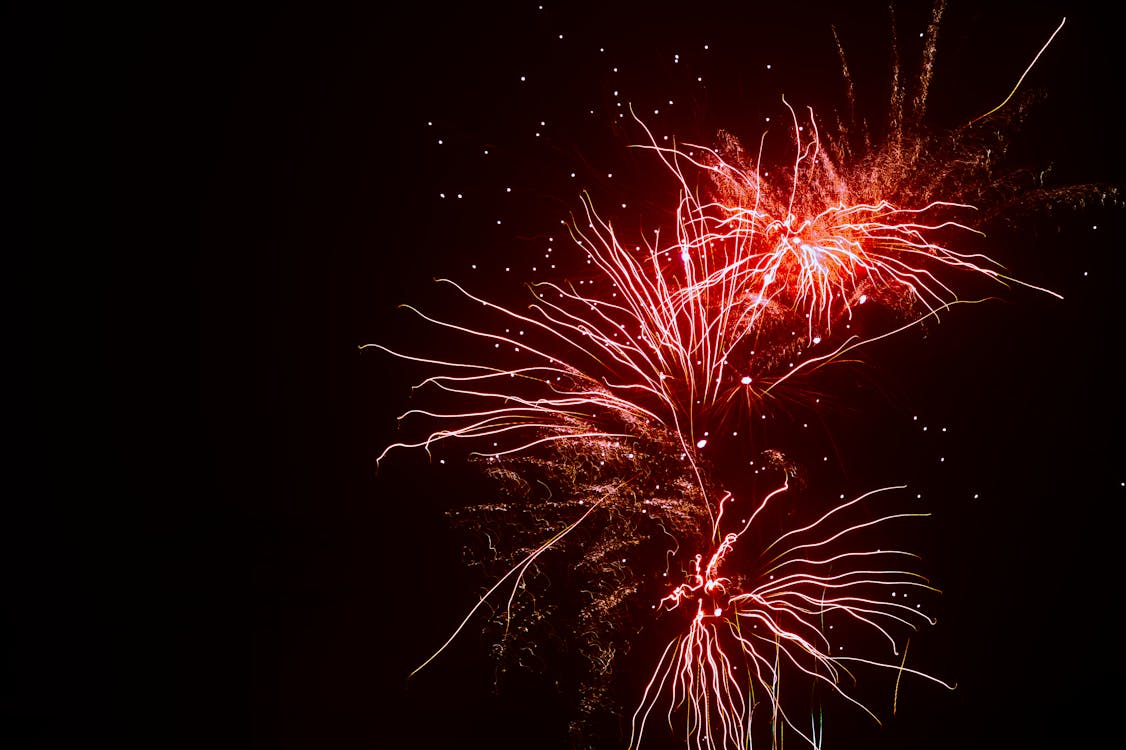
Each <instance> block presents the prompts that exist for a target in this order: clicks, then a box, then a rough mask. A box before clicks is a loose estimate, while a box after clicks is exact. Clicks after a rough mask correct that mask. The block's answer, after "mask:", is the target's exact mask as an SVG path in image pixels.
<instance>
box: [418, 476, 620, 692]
mask: <svg viewBox="0 0 1126 750" xmlns="http://www.w3.org/2000/svg"><path fill="white" fill-rule="evenodd" d="M604 500H605V498H603V500H599V501H598V502H596V503H594V504H593V505H591V506H590V508H589V509H588V510H587V511H586V512H585V513H583V514H582V515H581V516H579V518H578V520H576V521H575V522H574V523H572V524H571V525H570V526H568V527H566V528H565V529H563V530H562V531H560V532H559V533H558V534H556V535H555V536H553V537H551V538H550V539H548V540H547V541H546V542H544V543H543V544H542V545H540V546H539V547H537V548H536V549H535V550H534V551H532V553H531V554H529V555H528V556H527V557H525V558H524V559H523V560H521V561H520V564H518V565H516V566H515V567H514V568H512V569H511V570H509V571H508V572H507V573H505V574H504V575H503V576H501V577H500V579H498V580H497V582H496V583H494V584H493V586H492V588H490V589H489V590H488V591H486V592H485V594H484V595H483V596H482V597H481V599H480V601H478V602H477V603H476V604H474V605H473V607H472V609H470V610H469V613H468V614H466V615H465V619H463V620H462V621H461V623H460V624H459V625H458V626H457V627H456V628H454V632H453V633H451V634H450V637H449V638H447V639H446V642H445V643H443V644H442V645H441V646H440V647H439V648H438V650H437V651H435V652H434V653H433V654H431V655H430V658H428V659H427V660H426V661H424V662H422V663H421V664H419V665H418V666H417V667H415V668H414V669H413V670H412V671H411V673H410V675H408V676H409V677H413V676H414V675H416V674H418V672H419V671H421V670H422V669H423V668H425V667H426V665H427V664H429V663H430V662H432V661H434V660H435V659H436V658H438V655H439V654H441V653H442V652H443V651H445V650H446V648H447V647H449V645H450V644H451V643H453V642H454V639H456V638H457V636H458V635H459V634H460V633H461V631H462V630H463V629H464V628H465V626H466V624H467V623H468V622H469V621H470V620H471V619H473V615H474V614H476V613H477V610H479V609H480V608H481V607H482V606H484V604H485V602H487V601H488V600H489V598H490V597H491V596H492V595H493V594H494V593H496V591H497V589H499V588H500V587H501V584H503V583H504V582H505V581H507V580H508V579H509V578H511V577H512V576H513V575H515V576H516V580H515V582H514V583H513V584H512V594H511V595H509V597H508V608H509V611H511V607H512V597H513V596H515V595H516V590H517V588H519V586H520V579H521V577H522V576H523V575H524V573H525V572H526V571H527V570H528V568H529V567H531V566H532V564H533V563H535V561H536V558H538V557H539V556H540V555H542V554H543V553H544V552H546V551H547V550H548V549H550V548H551V547H552V545H554V544H555V543H556V542H558V541H559V540H560V539H562V538H563V537H565V536H567V535H568V534H570V533H571V532H572V531H574V530H575V528H576V527H578V525H579V524H581V523H582V522H583V521H585V520H586V519H587V517H588V516H589V515H590V514H591V513H593V512H594V511H595V510H597V509H598V508H599V507H600V506H601V505H602V503H603V501H604Z"/></svg>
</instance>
